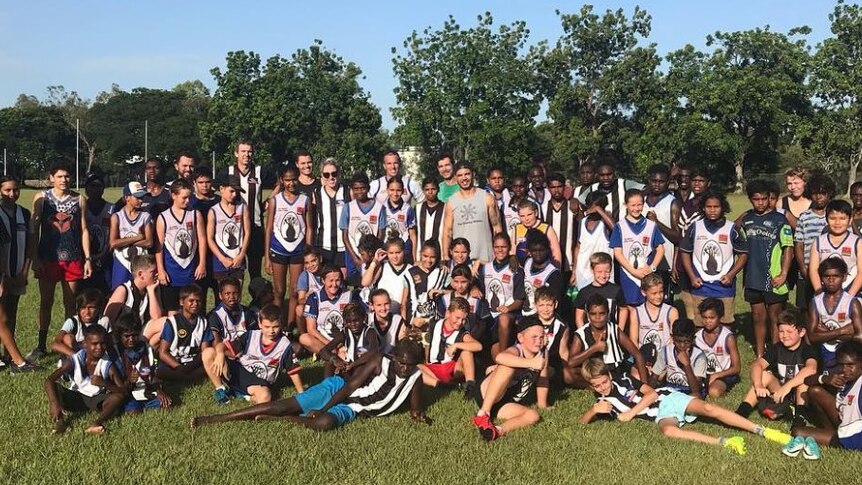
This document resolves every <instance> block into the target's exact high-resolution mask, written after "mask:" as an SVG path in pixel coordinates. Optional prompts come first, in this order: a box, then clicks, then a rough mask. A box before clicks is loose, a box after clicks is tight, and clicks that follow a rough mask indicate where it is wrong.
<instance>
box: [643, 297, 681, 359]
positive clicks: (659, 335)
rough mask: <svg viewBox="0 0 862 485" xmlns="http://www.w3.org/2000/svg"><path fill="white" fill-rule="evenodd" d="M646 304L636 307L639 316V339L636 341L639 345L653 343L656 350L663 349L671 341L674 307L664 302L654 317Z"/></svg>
mask: <svg viewBox="0 0 862 485" xmlns="http://www.w3.org/2000/svg"><path fill="white" fill-rule="evenodd" d="M646 305H647V304H646V303H643V304H640V305H638V306H637V307H635V313H636V314H637V317H638V341H637V342H635V343H636V344H637V346H638V347H643V346H644V345H645V344H653V345H655V348H656V350H661V349H662V347H664V346H665V345H667V344H668V342H670V327H671V325H672V324H673V322H671V321H670V310H671V309H672V308H673V307H672V306H670V305H668V304H667V303H662V304H661V306H660V307H659V309H658V314H657V315H656V318H653V317H652V316H651V315H650V314H649V310H647V307H646Z"/></svg>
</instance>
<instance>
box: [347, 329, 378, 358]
mask: <svg viewBox="0 0 862 485" xmlns="http://www.w3.org/2000/svg"><path fill="white" fill-rule="evenodd" d="M369 332H371V333H372V334H374V333H376V332H377V330H376V329H374V328H371V327H368V326H365V327H362V329H361V330H360V331H359V335H354V334H353V332H351V331H350V330H349V329H347V328H345V329H344V361H345V362H355V361H356V359H358V358H360V357H362V355H363V354H365V353H366V352H368V351H369V350H375V349H376V348H375V347H374V346H373V345H371V343H370V340H369ZM375 336H376V335H375Z"/></svg>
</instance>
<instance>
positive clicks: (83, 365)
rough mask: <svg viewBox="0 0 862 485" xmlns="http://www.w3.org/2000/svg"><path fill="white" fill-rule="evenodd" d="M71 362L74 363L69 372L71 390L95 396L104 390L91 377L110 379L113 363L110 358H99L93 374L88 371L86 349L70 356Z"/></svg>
mask: <svg viewBox="0 0 862 485" xmlns="http://www.w3.org/2000/svg"><path fill="white" fill-rule="evenodd" d="M69 362H70V363H71V364H72V368H71V369H69V373H68V374H67V376H68V377H69V390H70V391H74V392H77V393H79V394H83V395H84V396H88V397H93V396H95V395H97V394H99V393H101V392H102V391H103V390H104V387H102V386H97V385H95V384H93V383H92V381H91V379H92V377H101V378H102V379H108V378H109V377H110V369H111V365H113V364H112V363H111V361H110V360H108V359H107V358H105V357H102V358H101V359H99V361H98V362H97V363H96V369H95V370H94V372H93V375H92V376H91V375H90V373H89V372H87V351H86V350H84V349H81V350H79V351H78V352H76V353H75V354H74V355H72V356H70V357H69Z"/></svg>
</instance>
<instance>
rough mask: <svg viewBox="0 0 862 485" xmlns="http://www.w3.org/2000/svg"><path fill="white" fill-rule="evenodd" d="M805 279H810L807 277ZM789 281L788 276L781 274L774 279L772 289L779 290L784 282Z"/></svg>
mask: <svg viewBox="0 0 862 485" xmlns="http://www.w3.org/2000/svg"><path fill="white" fill-rule="evenodd" d="M805 279H808V278H807V277H806V278H805ZM785 280H787V275H786V274H784V273H779V274H778V276H776V277H775V278H772V287H773V288H778V287H779V286H781V285H783V284H784V281H785Z"/></svg>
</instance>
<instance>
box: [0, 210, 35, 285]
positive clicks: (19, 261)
mask: <svg viewBox="0 0 862 485" xmlns="http://www.w3.org/2000/svg"><path fill="white" fill-rule="evenodd" d="M0 224H3V228H4V229H6V233H7V234H9V236H10V241H9V245H8V246H3V247H0V253H2V257H4V258H6V261H7V263H8V264H7V265H6V266H7V268H6V276H18V275H19V274H21V272H22V271H24V261H25V260H26V259H27V244H28V241H29V234H28V232H29V226H30V212H28V211H27V210H26V209H24V208H23V207H21V206H20V205H17V204H15V206H14V207H13V208H12V212H11V213H9V212H6V209H5V208H0ZM7 291H9V289H7Z"/></svg>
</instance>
